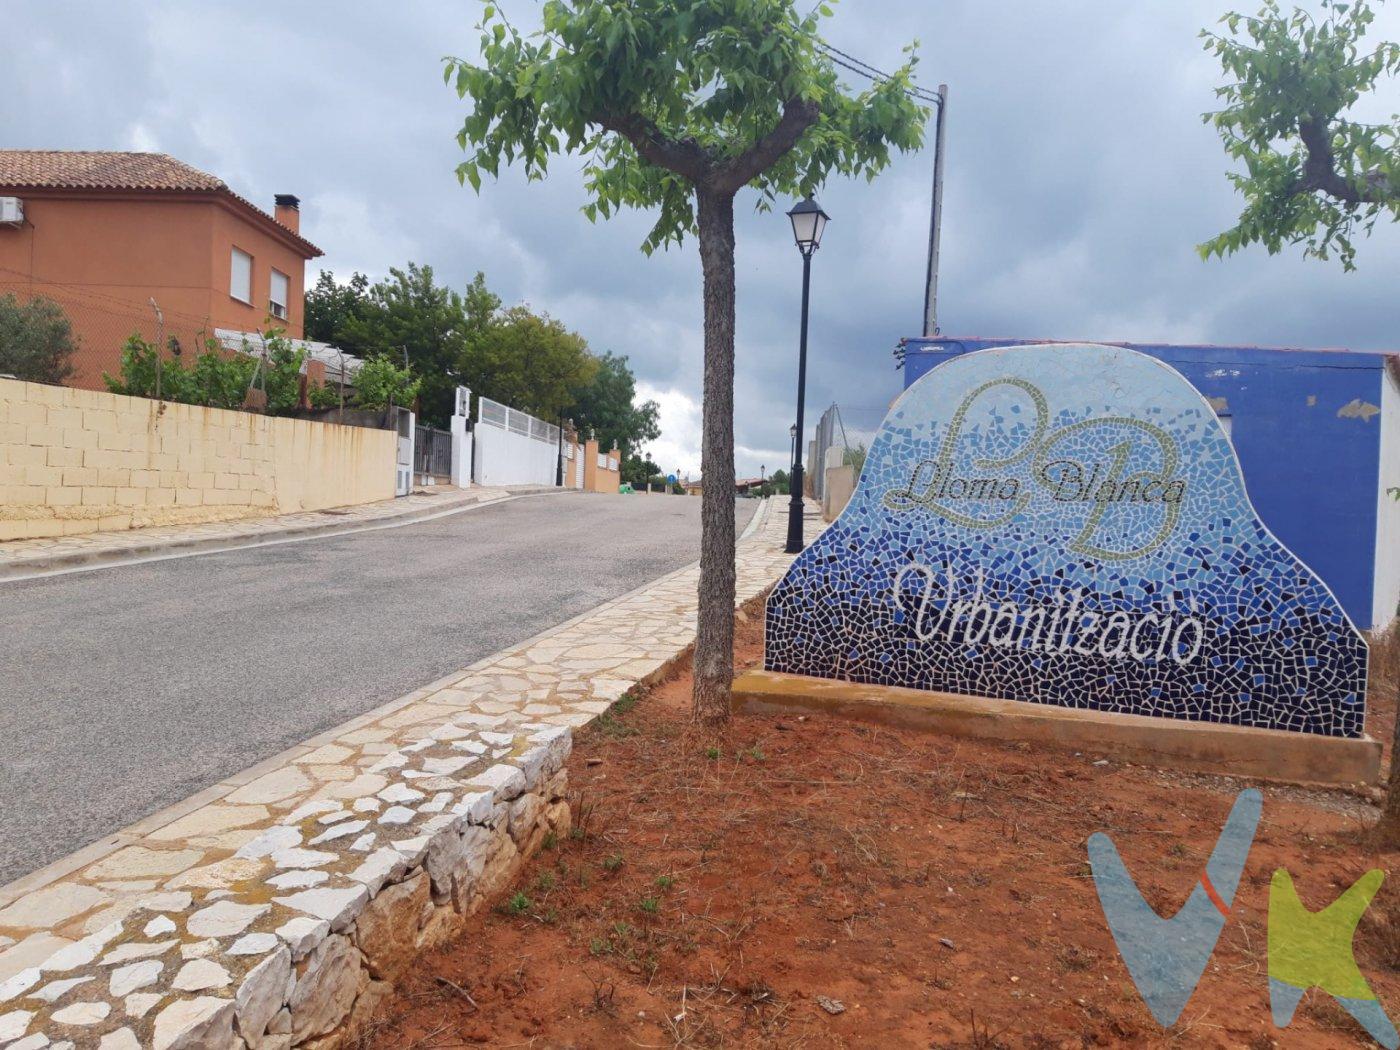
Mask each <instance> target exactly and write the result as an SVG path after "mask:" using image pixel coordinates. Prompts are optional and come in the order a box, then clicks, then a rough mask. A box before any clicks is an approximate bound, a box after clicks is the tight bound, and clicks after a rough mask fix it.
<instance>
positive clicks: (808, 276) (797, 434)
mask: <svg viewBox="0 0 1400 1050" xmlns="http://www.w3.org/2000/svg"><path fill="white" fill-rule="evenodd" d="M787 214H788V219H789V220H790V221H791V222H792V238H793V240H795V241H796V242H797V250H798V251H799V252H801V253H802V334H801V337H800V340H799V342H798V350H797V423H796V424H795V425H794V426H793V428H792V480H791V481H790V482H789V486H790V489H791V492H792V499H791V500H789V501H788V534H787V546H786V547H785V548H784V550H786V551H787V552H788V553H789V554H797V553H798V552H800V551H801V550H802V403H803V400H804V399H805V397H806V392H807V306H808V302H809V300H810V292H811V284H812V253H813V252H815V251H816V250H817V248H818V247H820V245H821V241H822V231H823V230H824V229H826V224H827V221H828V220H829V219H830V216H829V215H827V213H826V212H824V211H822V209H821V205H819V204H818V203H817V202H816V201H814V200H813V199H812V198H811V197H804V198H803V199H802V200H801V201H799V202H798V203H797V204H795V205H793V208H792V211H790V212H788V213H787Z"/></svg>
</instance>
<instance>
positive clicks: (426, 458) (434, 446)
mask: <svg viewBox="0 0 1400 1050" xmlns="http://www.w3.org/2000/svg"><path fill="white" fill-rule="evenodd" d="M415 430H416V433H415V435H414V441H413V472H414V473H415V474H431V475H432V476H434V477H438V478H450V477H451V476H452V435H451V434H449V433H448V432H447V431H445V430H436V429H434V428H433V427H417V428H415Z"/></svg>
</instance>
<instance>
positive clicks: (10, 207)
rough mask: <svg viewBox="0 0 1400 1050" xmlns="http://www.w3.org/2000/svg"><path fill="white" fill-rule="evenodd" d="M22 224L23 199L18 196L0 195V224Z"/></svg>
mask: <svg viewBox="0 0 1400 1050" xmlns="http://www.w3.org/2000/svg"><path fill="white" fill-rule="evenodd" d="M23 225H24V201H22V200H20V199H19V198H18V197H0V226H23Z"/></svg>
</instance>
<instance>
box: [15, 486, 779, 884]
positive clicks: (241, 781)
mask: <svg viewBox="0 0 1400 1050" xmlns="http://www.w3.org/2000/svg"><path fill="white" fill-rule="evenodd" d="M507 491H509V490H507ZM566 491H571V490H566ZM548 492H549V490H545V492H544V493H540V492H537V491H531V492H522V493H520V494H519V495H514V496H504V497H500V498H497V499H492V500H486V501H485V502H483V503H480V504H477V503H467V504H466V505H465V506H463V507H462V508H460V509H462V510H468V509H470V508H471V507H474V506H491V505H494V504H497V503H505V502H508V501H509V500H512V499H520V498H523V497H524V496H526V495H531V494H535V495H543V494H547V493H548ZM774 506H775V503H774V500H773V499H772V498H769V499H765V500H763V501H762V502H761V503H760V504H759V506H758V507H757V509H755V511H754V513H753V516H752V517H750V518H749V522H748V525H747V526H745V528H744V530H743V532H742V533H741V534H740V535H739V536H737V537H736V539H735V543H736V545H737V544H738V543H741V542H743V541H745V540H748V539H750V538H751V537H752V536H753V535H754V534H755V533H757V532H758V531H759V529H761V528H762V526H763V525H764V524H766V523H767V521H768V519H769V517H770V516H771V515H772V514H773V513H774ZM699 564H700V563H699V561H698V560H696V561H692V562H687V563H686V564H685V565H682V566H680V567H679V568H677V569H673V570H671V571H670V572H668V573H663V574H662V575H661V576H658V577H656V579H654V580H649V581H648V582H646V583H643V584H639V585H638V586H636V587H634V588H632V589H631V590H629V591H626V592H624V593H622V594H619V595H616V596H614V597H612V598H609V599H607V600H606V601H603V602H600V603H599V604H598V605H596V606H594V607H593V608H591V609H586V610H584V611H583V612H581V613H579V614H578V615H576V616H571V617H569V618H568V619H567V620H562V621H560V622H559V623H556V624H554V625H552V626H550V627H545V628H543V629H541V630H539V631H536V632H535V633H534V634H532V635H530V636H529V637H527V638H523V639H521V640H520V641H518V642H515V643H513V644H512V645H510V646H507V647H506V649H504V650H502V651H501V652H496V653H489V654H487V655H486V656H483V657H481V658H480V659H478V660H474V661H472V662H471V663H470V664H468V665H467V666H466V667H463V668H459V669H458V670H455V671H450V672H448V673H447V674H445V675H443V676H442V677H441V678H438V679H437V680H435V681H432V682H428V683H426V684H424V685H421V686H419V687H418V688H417V689H414V690H412V691H410V692H407V693H405V694H404V695H402V696H399V697H396V698H394V699H393V700H389V701H386V702H385V703H383V704H380V705H379V706H378V707H374V708H372V709H370V710H368V711H364V712H361V713H360V714H358V715H355V716H354V717H352V718H348V719H346V720H345V721H343V722H340V723H338V724H336V725H333V726H330V727H328V728H326V729H323V730H321V731H320V732H318V733H316V734H314V735H313V736H310V737H308V738H307V739H305V740H303V741H301V742H300V743H297V744H293V745H292V746H291V747H289V748H284V749H283V750H282V751H279V752H277V753H276V754H274V755H269V756H267V757H266V758H263V759H260V760H259V761H257V762H255V763H254V764H253V765H251V766H248V767H247V768H245V769H242V770H240V771H239V772H236V773H233V774H231V775H229V776H227V777H225V778H224V779H222V780H220V781H219V782H218V783H216V784H211V785H210V786H209V787H207V788H204V789H202V790H200V791H198V792H195V793H194V794H193V795H190V796H188V797H186V798H183V799H181V800H179V801H178V802H173V803H171V804H169V805H166V806H161V807H160V808H159V809H156V810H154V811H153V812H151V813H148V814H146V815H145V816H143V817H141V818H140V819H138V820H136V821H133V822H132V823H130V824H127V825H126V826H124V827H121V828H118V829H117V830H115V831H112V832H109V833H108V834H106V835H103V836H102V837H101V838H99V839H97V840H96V841H94V842H91V843H89V844H88V845H86V846H83V847H81V848H80V849H77V850H74V851H73V852H72V853H69V854H67V855H66V856H63V857H59V858H57V859H55V860H53V861H51V862H49V863H48V864H46V865H44V866H43V867H41V868H37V869H35V870H34V871H31V872H28V873H26V874H24V875H21V876H19V877H18V878H16V879H13V880H11V881H10V882H8V883H4V884H0V908H4V907H6V906H8V905H9V904H11V903H13V902H14V901H15V900H17V899H19V898H20V897H23V896H24V895H25V894H28V893H33V892H34V891H35V890H39V889H43V888H44V887H45V886H49V885H52V884H53V883H56V882H59V881H61V880H62V879H63V878H65V877H66V876H68V875H70V874H72V873H73V872H75V871H79V870H81V869H82V868H85V867H87V866H88V865H89V864H94V863H96V862H97V861H99V860H101V859H102V858H103V857H106V856H109V855H110V854H112V853H115V852H116V851H117V850H119V849H121V848H122V847H123V846H129V845H131V844H132V843H134V842H138V841H139V840H140V839H141V837H142V836H143V835H145V834H147V833H149V832H151V831H155V830H157V829H159V828H162V827H164V826H165V825H167V824H171V823H173V822H174V821H176V820H178V819H180V818H181V817H183V816H185V815H186V814H188V813H191V812H193V811H195V810H197V809H200V808H201V807H203V806H207V805H210V804H212V803H215V802H217V801H219V800H220V799H222V798H223V797H224V796H226V795H228V794H230V793H231V792H233V791H235V790H237V789H238V788H239V787H242V786H243V785H245V784H247V783H248V782H250V781H252V780H256V779H257V778H258V777H260V776H262V775H263V774H265V773H267V772H270V771H272V770H274V769H279V768H281V767H282V766H284V765H286V764H288V763H290V762H293V761H295V759H296V758H297V757H298V756H300V755H303V754H305V753H307V752H309V751H312V750H314V749H315V748H317V747H320V746H321V745H322V744H327V743H330V742H332V741H334V740H335V739H337V738H338V737H341V736H343V735H345V734H346V733H349V732H353V731H355V730H356V729H359V728H361V727H362V726H366V725H370V724H372V723H374V722H376V721H377V720H379V719H381V718H384V717H385V716H387V715H390V714H393V713H394V712H395V711H398V710H400V709H402V708H405V707H407V706H408V705H409V704H412V703H414V702H415V701H418V700H422V699H424V698H425V697H427V696H429V695H430V694H432V693H435V692H437V691H438V690H441V689H446V688H450V687H451V686H452V685H453V684H454V683H455V682H458V681H460V680H461V679H462V677H463V676H465V675H469V674H471V673H472V672H474V671H479V670H481V669H482V668H484V667H488V666H490V665H491V664H493V663H494V662H495V661H496V660H498V659H500V657H501V655H502V653H504V652H508V651H510V650H513V649H519V648H525V647H527V646H530V645H533V644H534V643H536V642H540V641H543V640H544V639H546V638H548V637H550V636H551V635H555V634H558V633H560V632H561V631H565V630H567V629H568V628H570V627H573V626H575V625H577V624H579V623H582V622H583V621H584V620H586V619H588V618H589V617H591V616H595V615H597V614H598V613H600V612H603V611H605V610H608V609H611V608H615V607H616V606H618V605H620V604H622V603H623V602H626V601H627V600H629V599H631V598H634V597H636V596H637V595H640V594H642V593H643V592H645V591H647V590H649V589H650V588H652V587H655V586H658V585H660V584H663V583H665V582H667V581H669V580H671V579H674V578H675V577H677V576H681V575H683V574H685V573H687V572H691V571H693V570H694V569H695V568H696V567H697V566H698V565H699ZM776 582H777V581H773V583H770V584H768V586H766V587H764V588H763V590H761V591H760V592H759V593H758V594H755V595H752V596H751V597H749V598H747V599H745V600H744V601H741V602H739V603H738V604H737V605H736V606H735V610H736V611H738V612H743V613H745V614H751V613H752V612H753V611H754V609H755V608H757V607H761V605H762V603H763V602H765V601H766V600H767V598H768V594H769V592H770V591H771V590H772V589H773V586H774V585H775V584H776ZM694 652H695V640H694V639H693V638H692V639H691V640H690V642H689V643H687V644H686V645H685V646H684V647H682V648H681V649H680V650H678V651H677V652H676V653H674V654H673V655H672V656H671V657H670V658H669V659H668V660H666V661H665V662H664V663H663V664H662V665H661V666H659V667H658V668H656V669H655V670H653V671H652V672H650V673H649V674H646V675H642V676H639V677H638V678H637V680H636V682H635V683H634V686H636V687H641V688H649V687H651V686H654V685H657V684H659V683H661V682H663V681H665V680H666V679H667V678H669V677H670V676H671V675H672V674H674V673H675V671H676V669H677V668H678V667H680V666H681V665H683V664H684V663H685V662H686V661H688V660H689V659H690V658H691V657H692V655H693V654H694ZM589 724H590V725H591V724H592V723H591V722H590V723H589ZM580 728H582V727H580Z"/></svg>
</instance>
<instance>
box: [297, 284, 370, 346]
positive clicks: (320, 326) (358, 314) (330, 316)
mask: <svg viewBox="0 0 1400 1050" xmlns="http://www.w3.org/2000/svg"><path fill="white" fill-rule="evenodd" d="M368 303H369V278H368V277H366V276H365V275H364V274H362V273H354V274H351V275H350V280H349V282H347V283H346V284H340V283H338V282H337V281H336V279H335V275H334V274H333V273H331V272H330V271H329V270H322V271H321V273H320V275H319V276H318V277H317V278H316V285H315V287H313V288H312V289H311V290H310V291H309V292H307V293H306V315H305V321H304V324H303V330H304V331H305V333H306V338H308V339H314V340H317V341H318V342H322V343H331V344H332V345H334V346H337V347H339V348H340V349H341V350H344V351H345V352H346V353H348V354H357V355H361V356H362V355H363V354H364V353H366V352H368V351H370V350H372V349H374V348H373V347H369V346H364V345H361V344H360V343H359V342H357V333H356V332H354V331H353V330H351V328H350V322H351V321H356V320H360V319H362V318H363V317H364V315H365V313H366V312H367V310H368Z"/></svg>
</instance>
